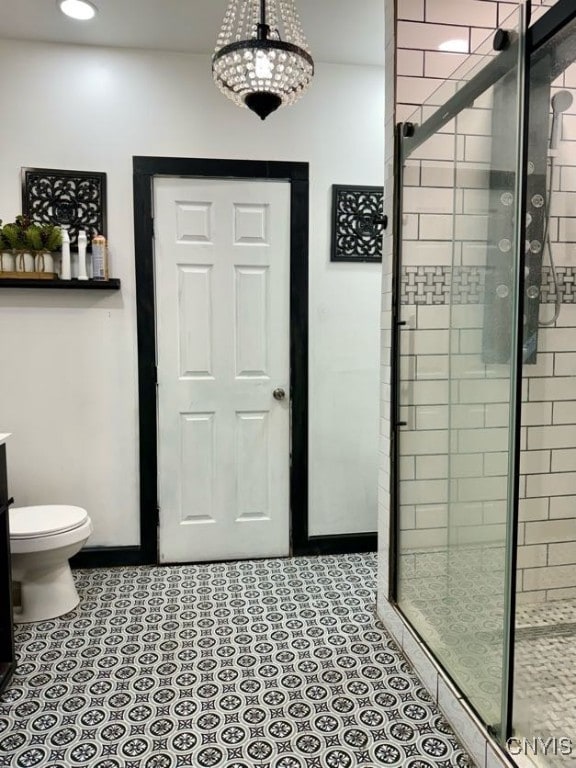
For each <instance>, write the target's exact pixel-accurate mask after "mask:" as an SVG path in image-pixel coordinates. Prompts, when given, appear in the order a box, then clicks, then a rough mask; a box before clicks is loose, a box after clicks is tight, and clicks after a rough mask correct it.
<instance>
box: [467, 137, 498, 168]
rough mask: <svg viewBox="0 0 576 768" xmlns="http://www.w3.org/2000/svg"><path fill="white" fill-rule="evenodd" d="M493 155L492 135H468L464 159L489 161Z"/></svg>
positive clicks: (471, 161)
mask: <svg viewBox="0 0 576 768" xmlns="http://www.w3.org/2000/svg"><path fill="white" fill-rule="evenodd" d="M491 157H492V138H491V137H490V136H466V149H465V152H464V159H465V160H466V162H469V163H489V162H490V159H491Z"/></svg>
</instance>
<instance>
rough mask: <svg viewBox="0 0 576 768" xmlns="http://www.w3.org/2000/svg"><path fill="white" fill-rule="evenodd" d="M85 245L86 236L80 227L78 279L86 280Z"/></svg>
mask: <svg viewBox="0 0 576 768" xmlns="http://www.w3.org/2000/svg"><path fill="white" fill-rule="evenodd" d="M87 246H88V238H87V237H86V232H85V230H83V229H81V230H80V231H79V232H78V280H88V272H86V248H87Z"/></svg>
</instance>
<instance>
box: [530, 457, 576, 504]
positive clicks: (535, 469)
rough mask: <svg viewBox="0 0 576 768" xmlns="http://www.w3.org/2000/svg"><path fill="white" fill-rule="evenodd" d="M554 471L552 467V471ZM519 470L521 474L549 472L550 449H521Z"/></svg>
mask: <svg viewBox="0 0 576 768" xmlns="http://www.w3.org/2000/svg"><path fill="white" fill-rule="evenodd" d="M574 469H576V467H574ZM556 471H557V470H555V469H554V468H553V467H552V472H556ZM520 472H521V473H522V474H523V475H532V474H537V473H545V472H550V451H522V453H521V455H520ZM529 495H530V494H529Z"/></svg>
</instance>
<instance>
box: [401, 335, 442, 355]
mask: <svg viewBox="0 0 576 768" xmlns="http://www.w3.org/2000/svg"><path fill="white" fill-rule="evenodd" d="M410 333H411V335H412V337H413V339H412V346H411V351H413V353H414V354H415V355H426V354H428V355H443V354H446V353H448V352H449V332H448V331H447V330H420V329H418V330H415V331H411V332H410Z"/></svg>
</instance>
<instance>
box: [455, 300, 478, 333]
mask: <svg viewBox="0 0 576 768" xmlns="http://www.w3.org/2000/svg"><path fill="white" fill-rule="evenodd" d="M483 325H484V307H483V306H482V305H475V304H454V306H453V307H452V327H453V328H482V327H483Z"/></svg>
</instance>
